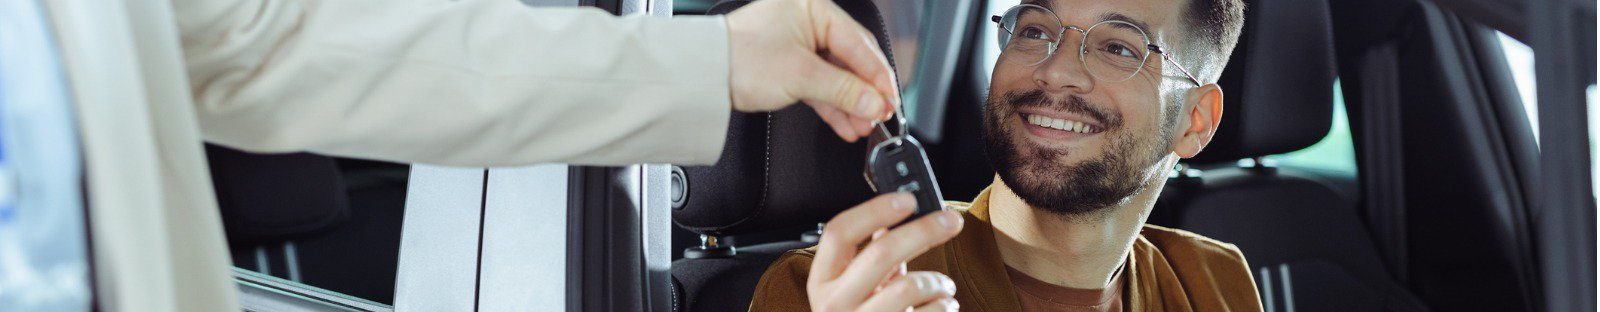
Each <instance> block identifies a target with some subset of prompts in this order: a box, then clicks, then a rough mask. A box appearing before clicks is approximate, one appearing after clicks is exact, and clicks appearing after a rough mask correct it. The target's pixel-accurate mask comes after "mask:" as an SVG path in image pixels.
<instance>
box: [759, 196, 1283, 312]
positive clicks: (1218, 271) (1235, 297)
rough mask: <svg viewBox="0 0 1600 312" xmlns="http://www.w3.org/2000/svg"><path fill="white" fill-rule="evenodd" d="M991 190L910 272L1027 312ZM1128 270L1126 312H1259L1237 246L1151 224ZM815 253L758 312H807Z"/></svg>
mask: <svg viewBox="0 0 1600 312" xmlns="http://www.w3.org/2000/svg"><path fill="white" fill-rule="evenodd" d="M988 203H989V191H987V190H985V191H984V192H983V193H982V194H979V195H978V198H976V199H974V200H973V202H972V204H970V205H969V204H966V203H959V202H951V203H949V204H948V206H949V207H950V208H952V209H956V210H957V211H960V212H962V216H963V217H965V218H966V226H965V227H964V228H963V229H962V230H961V234H958V235H956V237H955V238H954V239H951V240H950V241H949V242H945V243H944V245H940V246H938V247H934V248H933V249H931V250H928V252H927V253H924V254H922V255H921V256H918V257H917V258H915V259H912V260H911V261H910V262H908V263H906V268H907V269H908V270H911V271H937V272H940V273H944V274H945V275H948V276H950V278H951V279H953V280H955V282H956V300H957V301H959V302H961V309H962V310H964V311H1021V310H1022V305H1021V302H1020V300H1018V296H1017V291H1016V288H1015V286H1013V285H1014V284H1013V283H1012V281H1011V279H1010V277H1009V276H1008V275H1007V274H1006V267H1005V263H1004V262H1003V261H1002V260H1001V259H1000V251H999V250H998V249H997V247H996V246H995V240H994V228H993V227H992V226H990V225H989V211H988V210H989V209H988ZM1131 249H1132V250H1131V251H1130V252H1129V255H1128V263H1126V264H1124V270H1126V271H1125V272H1124V274H1126V275H1127V279H1126V280H1125V282H1126V285H1124V286H1123V287H1125V289H1126V292H1125V293H1123V300H1122V302H1123V303H1124V308H1125V309H1126V310H1128V311H1261V298H1260V297H1259V296H1257V295H1256V284H1255V280H1254V279H1252V278H1251V277H1250V269H1249V267H1250V266H1249V265H1247V264H1246V263H1245V260H1244V255H1243V254H1240V253H1239V248H1237V247H1234V246H1233V245H1232V244H1228V243H1223V242H1218V241H1216V240H1212V239H1210V238H1206V237H1204V236H1200V235H1197V234H1194V233H1190V232H1187V231H1183V230H1176V229H1169V228H1164V227H1159V226H1154V225H1145V226H1144V229H1143V230H1141V231H1140V232H1139V237H1137V238H1135V239H1134V242H1133V248H1131ZM815 252H816V248H815V247H812V248H807V249H797V250H791V251H789V252H787V253H784V255H783V256H782V257H780V258H778V260H777V261H774V262H773V263H772V265H771V266H769V267H767V272H766V273H765V274H764V275H762V276H761V281H760V282H758V283H757V284H756V290H755V297H754V298H752V299H753V300H752V301H751V302H750V310H752V311H806V310H809V306H810V305H809V304H808V303H807V302H806V272H807V271H809V270H810V269H811V259H812V257H813V255H815Z"/></svg>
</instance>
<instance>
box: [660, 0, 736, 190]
mask: <svg viewBox="0 0 1600 312" xmlns="http://www.w3.org/2000/svg"><path fill="white" fill-rule="evenodd" d="M663 24H665V25H660V27H652V28H653V29H654V30H655V31H653V32H652V35H653V36H652V37H654V38H656V39H657V40H656V41H657V42H656V43H657V44H661V45H669V46H676V47H682V48H681V50H680V51H679V53H675V54H677V55H672V56H670V57H671V58H672V60H671V62H672V63H673V64H674V65H673V66H672V67H673V69H672V73H674V74H673V75H672V76H676V77H678V79H680V80H678V81H682V82H685V83H684V84H683V85H682V88H681V89H680V90H682V93H681V95H682V101H680V102H678V103H676V104H677V107H674V109H671V110H669V112H668V113H667V115H666V118H665V119H663V120H662V122H664V123H666V124H668V125H671V126H669V127H667V128H670V129H673V130H671V132H668V133H667V135H668V136H671V137H674V138H680V141H678V142H674V143H669V144H667V145H666V148H667V149H668V150H667V151H665V152H666V154H664V155H672V156H669V157H665V158H667V159H670V161H669V162H671V163H675V164H683V165H709V164H712V163H715V162H716V161H717V158H719V157H720V156H721V155H722V147H723V144H725V143H726V141H727V135H728V122H729V121H728V118H730V115H731V114H732V111H733V102H732V100H731V94H732V93H730V92H731V91H730V90H729V88H730V87H729V81H728V80H729V78H728V76H729V51H728V48H729V46H728V27H727V22H726V21H725V19H723V17H722V16H682V17H674V18H672V19H671V20H670V21H668V22H666V23H663ZM652 158H653V157H652Z"/></svg>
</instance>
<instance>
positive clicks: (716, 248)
mask: <svg viewBox="0 0 1600 312" xmlns="http://www.w3.org/2000/svg"><path fill="white" fill-rule="evenodd" d="M721 239H722V238H721V237H718V236H716V235H711V234H700V246H694V247H689V248H684V249H683V257H684V258H689V259H708V258H728V257H733V256H734V255H736V254H738V253H739V252H738V250H737V249H735V248H734V246H733V245H731V244H729V245H723V244H722V242H721Z"/></svg>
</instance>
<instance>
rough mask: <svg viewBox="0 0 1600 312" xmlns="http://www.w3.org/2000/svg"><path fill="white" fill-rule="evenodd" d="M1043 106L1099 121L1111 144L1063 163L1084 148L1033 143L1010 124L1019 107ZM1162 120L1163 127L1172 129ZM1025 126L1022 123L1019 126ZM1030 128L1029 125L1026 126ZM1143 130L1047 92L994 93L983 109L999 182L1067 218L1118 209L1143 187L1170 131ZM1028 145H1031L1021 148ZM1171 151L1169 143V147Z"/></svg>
mask: <svg viewBox="0 0 1600 312" xmlns="http://www.w3.org/2000/svg"><path fill="white" fill-rule="evenodd" d="M1024 107H1039V108H1046V109H1051V110H1058V111H1066V112H1073V113H1078V114H1081V115H1083V116H1088V117H1090V118H1093V119H1095V120H1096V121H1098V122H1099V123H1100V124H1101V125H1104V126H1105V127H1106V129H1105V130H1104V131H1102V132H1101V133H1099V134H1100V135H1105V136H1106V137H1105V138H1104V139H1105V142H1106V145H1105V146H1104V148H1103V149H1102V150H1103V152H1102V153H1100V154H1099V155H1093V157H1091V158H1088V159H1086V160H1085V161H1083V162H1081V163H1077V164H1068V163H1064V162H1065V160H1064V159H1066V158H1067V157H1068V156H1070V155H1071V154H1072V153H1084V152H1087V151H1083V150H1060V149H1048V148H1045V147H1043V146H1037V145H1032V144H1031V143H1030V141H1029V140H1028V139H1027V138H1025V137H1022V136H1020V135H1019V134H1018V133H1016V132H1017V131H1027V130H1024V129H1012V128H1007V125H1008V124H1009V123H1008V122H1009V121H1011V120H1012V118H1014V117H1016V116H1018V113H1017V109H1019V108H1024ZM1166 124H1169V123H1163V128H1167V126H1166ZM1019 125H1020V124H1019ZM1022 126H1023V127H1027V125H1022ZM1153 132H1157V131H1146V132H1145V133H1138V132H1136V131H1129V129H1126V128H1124V127H1123V118H1122V115H1121V114H1120V113H1117V112H1113V111H1107V110H1104V109H1100V108H1098V107H1096V106H1095V105H1090V104H1089V103H1088V102H1087V101H1085V100H1084V99H1083V98H1082V97H1078V96H1068V97H1066V98H1065V99H1061V100H1054V99H1051V98H1050V97H1049V96H1047V95H1046V94H1045V93H1044V91H1041V90H1037V89H1035V90H1031V91H1025V92H1016V91H1013V92H1007V93H1005V94H1004V95H1003V96H999V97H995V96H991V97H990V98H989V101H988V103H987V105H986V106H985V109H984V122H983V142H984V152H985V153H986V154H987V155H988V159H989V164H990V165H991V166H993V167H994V169H995V173H997V174H999V175H1000V180H1001V181H1003V182H1005V184H1006V186H1008V187H1010V188H1011V190H1012V191H1013V192H1015V193H1016V194H1017V196H1018V197H1021V198H1022V200H1023V201H1024V202H1026V203H1028V205H1030V206H1033V207H1034V208H1035V209H1041V210H1045V211H1049V212H1051V213H1055V214H1057V215H1062V216H1067V217H1080V216H1087V215H1093V214H1098V213H1099V212H1103V211H1105V210H1107V209H1109V208H1111V207H1116V205H1117V204H1118V203H1121V202H1122V201H1123V200H1124V199H1126V198H1128V197H1130V196H1132V195H1133V194H1136V193H1138V192H1139V191H1141V190H1143V189H1144V188H1145V187H1146V186H1147V185H1148V184H1149V182H1148V181H1154V180H1152V179H1147V178H1148V176H1149V174H1148V172H1149V169H1150V166H1151V165H1154V164H1155V163H1156V162H1157V161H1160V160H1161V158H1162V156H1164V154H1165V153H1163V152H1162V151H1163V150H1162V149H1160V147H1161V146H1165V145H1167V144H1162V143H1161V142H1163V141H1168V140H1166V139H1167V138H1168V136H1170V133H1171V132H1172V131H1165V132H1166V133H1168V134H1167V135H1163V134H1158V133H1153ZM1019 145H1029V146H1019ZM1168 149H1169V150H1170V146H1169V148H1168Z"/></svg>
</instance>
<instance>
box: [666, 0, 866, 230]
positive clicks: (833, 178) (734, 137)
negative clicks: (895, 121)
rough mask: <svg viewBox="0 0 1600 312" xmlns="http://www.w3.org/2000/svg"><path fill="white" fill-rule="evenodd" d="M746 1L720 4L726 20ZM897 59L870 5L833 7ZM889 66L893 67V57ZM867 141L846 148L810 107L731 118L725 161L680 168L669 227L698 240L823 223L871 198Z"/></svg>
mask: <svg viewBox="0 0 1600 312" xmlns="http://www.w3.org/2000/svg"><path fill="white" fill-rule="evenodd" d="M748 3H750V2H749V1H725V2H722V3H719V4H717V5H716V6H714V7H712V8H711V10H710V11H709V12H708V13H707V14H726V13H728V12H731V11H733V10H734V9H737V8H739V7H741V6H743V5H745V4H748ZM835 3H837V4H838V5H839V6H840V7H841V8H843V9H844V11H845V12H847V13H849V14H850V16H851V17H853V18H855V20H856V21H857V22H859V23H861V25H863V26H866V28H867V29H868V30H869V31H871V32H872V34H873V35H874V36H876V37H877V38H878V39H879V40H878V45H879V47H881V48H882V49H883V52H884V54H886V55H890V56H892V55H894V53H893V52H892V51H891V50H890V48H889V44H888V41H887V39H885V38H886V32H885V27H884V24H883V19H882V18H881V17H880V16H879V15H878V14H879V13H878V9H877V7H876V6H874V5H873V4H872V1H870V0H836V1H835ZM889 65H890V66H891V67H893V66H894V59H893V57H889ZM865 141H866V140H861V141H857V142H856V143H853V144H852V143H846V142H844V141H842V140H840V139H839V137H838V136H837V135H836V134H834V133H833V130H832V128H829V127H828V126H827V124H825V123H823V122H822V119H821V118H819V117H817V113H816V112H815V111H813V110H812V109H811V107H809V106H807V105H792V106H790V107H788V108H785V109H782V110H779V111H775V112H771V113H754V114H746V113H739V112H734V113H733V116H732V117H731V119H730V120H729V122H728V138H727V143H725V145H724V147H723V150H722V156H720V157H719V158H718V159H717V163H716V164H715V165H712V166H689V167H683V175H684V178H685V179H684V180H685V181H684V182H683V183H684V184H685V189H686V193H685V194H684V195H683V199H682V200H681V201H680V203H681V204H677V203H675V205H674V207H675V208H674V210H673V211H672V219H673V222H674V223H676V224H677V225H678V226H681V227H683V228H685V229H688V230H690V231H693V232H696V233H700V234H713V235H733V234H739V233H746V232H757V231H763V230H770V229H775V228H783V227H795V226H802V225H806V224H815V223H818V222H826V221H827V220H828V218H831V217H832V216H833V215H835V214H837V213H839V212H840V211H843V210H845V209H848V208H850V207H853V206H855V205H857V204H860V203H861V202H864V201H866V200H867V199H869V198H871V197H872V196H873V193H872V189H871V188H870V187H869V186H868V185H867V181H866V178H865V177H864V176H863V175H862V170H863V168H865V164H866V156H867V153H866V151H867V145H866V142H865Z"/></svg>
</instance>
